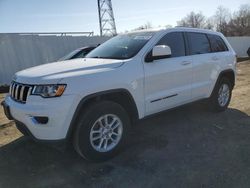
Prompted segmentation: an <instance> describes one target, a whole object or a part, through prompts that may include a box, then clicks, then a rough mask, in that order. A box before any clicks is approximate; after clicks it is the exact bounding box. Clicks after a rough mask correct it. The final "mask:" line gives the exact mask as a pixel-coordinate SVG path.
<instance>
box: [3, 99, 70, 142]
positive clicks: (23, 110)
mask: <svg viewBox="0 0 250 188" xmlns="http://www.w3.org/2000/svg"><path fill="white" fill-rule="evenodd" d="M2 105H3V106H4V109H5V110H4V111H5V114H6V116H7V117H8V118H9V119H13V120H14V121H15V122H16V124H17V127H18V129H21V130H20V131H21V132H23V131H22V130H25V133H28V134H29V135H31V136H32V137H33V138H35V139H36V140H41V141H48V140H49V141H53V140H55V141H56V140H63V139H65V138H66V135H67V131H68V129H69V125H70V122H71V119H72V117H73V114H74V111H75V106H74V96H72V95H66V96H61V97H58V98H48V99H44V98H42V97H40V96H29V100H27V102H26V104H22V103H18V102H16V101H14V100H12V99H11V97H10V96H6V98H5V101H4V102H3V103H2ZM36 116H38V117H41V116H43V117H48V122H47V123H45V124H41V123H38V122H36V121H34V117H36ZM20 127H21V128H20Z"/></svg>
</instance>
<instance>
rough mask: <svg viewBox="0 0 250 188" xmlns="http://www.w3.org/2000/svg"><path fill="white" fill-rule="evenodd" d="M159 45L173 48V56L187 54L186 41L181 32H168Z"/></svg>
mask: <svg viewBox="0 0 250 188" xmlns="http://www.w3.org/2000/svg"><path fill="white" fill-rule="evenodd" d="M157 45H167V46H169V47H170V49H171V53H172V54H171V57H180V56H185V43H184V38H183V34H182V33H181V32H173V33H168V34H166V35H165V36H164V37H163V38H162V39H161V40H160V41H159V42H158V43H157Z"/></svg>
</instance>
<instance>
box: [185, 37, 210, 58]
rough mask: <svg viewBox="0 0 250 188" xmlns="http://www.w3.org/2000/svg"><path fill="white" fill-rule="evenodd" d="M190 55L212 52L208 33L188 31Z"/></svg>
mask: <svg viewBox="0 0 250 188" xmlns="http://www.w3.org/2000/svg"><path fill="white" fill-rule="evenodd" d="M187 37H188V41H189V48H190V49H189V50H190V55H195V54H205V53H210V52H211V49H210V44H209V41H208V38H207V36H206V34H203V33H187Z"/></svg>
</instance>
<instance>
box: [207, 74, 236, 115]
mask: <svg viewBox="0 0 250 188" xmlns="http://www.w3.org/2000/svg"><path fill="white" fill-rule="evenodd" d="M232 89H233V88H232V83H231V82H230V80H229V79H228V78H226V77H223V78H221V79H220V81H219V82H218V83H217V84H216V86H215V88H214V91H213V93H212V95H211V97H210V98H209V105H210V109H211V110H212V111H215V112H222V111H225V110H226V109H227V108H228V105H229V103H230V101H231V96H232Z"/></svg>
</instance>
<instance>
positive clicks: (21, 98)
mask: <svg viewBox="0 0 250 188" xmlns="http://www.w3.org/2000/svg"><path fill="white" fill-rule="evenodd" d="M24 88H25V86H24V87H22V88H21V91H20V101H22V102H24V100H23V91H24Z"/></svg>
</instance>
